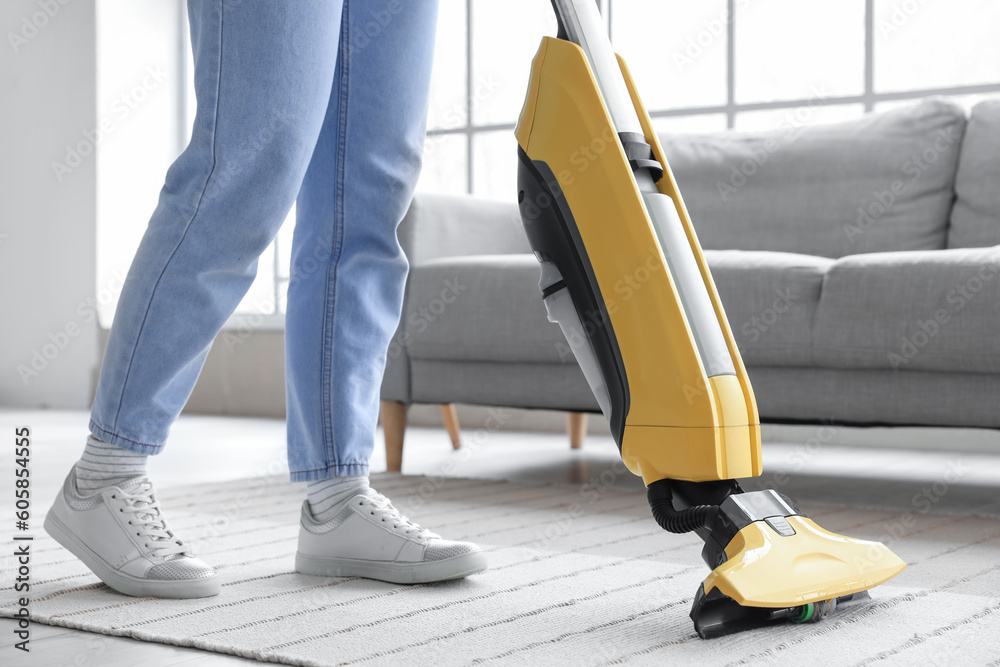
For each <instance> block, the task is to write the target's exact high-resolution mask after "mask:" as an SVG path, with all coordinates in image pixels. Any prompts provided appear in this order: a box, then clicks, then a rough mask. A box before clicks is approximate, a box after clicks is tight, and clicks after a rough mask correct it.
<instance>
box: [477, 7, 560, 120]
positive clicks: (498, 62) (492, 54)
mask: <svg viewBox="0 0 1000 667" xmlns="http://www.w3.org/2000/svg"><path fill="white" fill-rule="evenodd" d="M472 5H473V12H472V53H473V66H472V73H473V77H474V78H473V81H472V98H473V105H472V106H473V109H472V119H473V122H474V123H475V124H476V125H483V124H489V123H513V122H515V121H517V116H518V114H520V113H521V105H522V104H523V103H524V95H525V93H526V92H527V90H528V74H529V73H530V70H531V59H532V58H533V57H534V56H535V51H537V50H538V43H539V42H540V41H541V39H542V37H543V36H544V35H555V34H556V17H555V14H554V13H553V12H552V7H551V5H550V4H549V3H548V2H540V1H539V0H504V1H503V2H497V1H490V2H482V1H480V0H474V2H473V3H472Z"/></svg>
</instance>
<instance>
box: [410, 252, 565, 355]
mask: <svg viewBox="0 0 1000 667" xmlns="http://www.w3.org/2000/svg"><path fill="white" fill-rule="evenodd" d="M539 275H540V269H539V265H538V261H537V260H536V259H535V257H534V256H533V255H527V254H520V255H475V256H470V257H450V258H442V259H436V260H433V261H430V262H427V263H424V264H419V265H417V266H414V267H413V268H412V269H411V273H410V287H409V294H408V296H407V306H406V313H405V314H404V318H405V319H404V322H403V325H404V326H405V334H404V335H405V337H406V338H407V341H406V344H407V346H408V349H409V353H410V356H411V357H412V358H413V359H448V360H461V361H500V362H511V361H524V362H532V361H534V362H551V363H576V361H575V360H574V358H573V354H572V352H571V351H570V350H569V348H568V346H567V345H566V343H565V340H564V339H563V335H562V331H560V329H559V326H558V325H556V324H552V323H550V322H549V321H548V318H547V316H546V312H545V305H544V304H543V303H542V294H541V292H540V291H539V289H538V278H539Z"/></svg>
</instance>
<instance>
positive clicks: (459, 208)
mask: <svg viewBox="0 0 1000 667" xmlns="http://www.w3.org/2000/svg"><path fill="white" fill-rule="evenodd" d="M397 235H398V237H399V243H400V245H401V246H402V248H403V252H404V253H406V258H407V260H409V262H410V266H411V267H412V266H414V265H416V264H422V263H424V262H428V261H431V260H433V259H439V258H442V257H461V256H468V255H512V254H517V253H526V252H531V246H530V245H529V244H528V240H527V237H525V235H524V228H523V227H522V225H521V215H520V213H519V212H518V208H517V204H514V203H507V202H499V201H494V200H490V199H481V198H477V197H471V196H455V195H436V194H429V193H426V192H423V193H418V194H417V195H415V196H414V197H413V201H412V202H411V203H410V208H409V210H408V211H407V212H406V216H405V217H404V218H403V221H402V222H401V223H400V224H399V230H398V232H397ZM409 293H410V287H409V284H407V287H406V293H405V296H404V298H403V312H402V316H401V318H400V324H399V327H398V328H397V329H396V333H395V334H394V335H393V337H392V340H391V341H390V343H389V350H388V354H387V358H386V367H385V375H384V376H383V378H382V392H381V397H382V399H383V400H388V401H399V402H401V403H409V402H410V355H409V352H408V349H407V348H408V347H409V344H410V340H409V338H408V336H407V334H406V320H407V318H408V317H409V315H410V312H411V304H410V298H409Z"/></svg>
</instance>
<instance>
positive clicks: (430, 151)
mask: <svg viewBox="0 0 1000 667" xmlns="http://www.w3.org/2000/svg"><path fill="white" fill-rule="evenodd" d="M465 142H466V138H465V135H464V134H437V135H433V134H432V135H428V137H427V140H426V142H425V143H424V164H423V168H422V169H421V170H420V180H419V181H417V190H420V191H422V192H437V193H441V194H454V195H457V194H465V193H466V192H467V191H468V190H467V186H466V174H467V173H468V172H467V167H466V164H467V157H466V148H465V147H466V143H465Z"/></svg>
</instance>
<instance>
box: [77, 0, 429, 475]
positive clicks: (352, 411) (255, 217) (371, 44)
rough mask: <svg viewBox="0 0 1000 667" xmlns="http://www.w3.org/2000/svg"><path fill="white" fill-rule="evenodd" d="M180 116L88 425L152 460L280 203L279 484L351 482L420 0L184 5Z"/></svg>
mask: <svg viewBox="0 0 1000 667" xmlns="http://www.w3.org/2000/svg"><path fill="white" fill-rule="evenodd" d="M188 13H189V16H190V18H191V41H192V46H193V50H194V62H195V72H194V78H195V91H196V94H197V101H198V105H197V114H196V117H195V121H194V128H193V131H192V137H191V143H190V144H189V145H188V146H187V148H186V149H185V150H184V152H183V153H182V154H181V155H180V157H178V158H177V161H176V162H174V164H173V165H172V166H171V167H170V170H169V171H168V172H167V176H166V183H165V185H164V187H163V190H162V191H161V193H160V200H159V203H158V205H157V207H156V210H155V211H154V213H153V216H152V218H151V220H150V222H149V226H148V228H147V229H146V232H145V235H144V236H143V238H142V242H141V243H140V245H139V249H138V251H137V253H136V256H135V258H134V259H133V261H132V265H131V268H130V269H129V272H128V276H127V278H126V280H125V283H124V286H123V289H122V294H121V299H120V301H119V303H118V309H117V312H116V313H115V319H114V322H113V325H112V328H111V332H110V335H109V339H108V344H107V348H106V350H105V356H104V362H103V366H102V368H101V375H100V379H99V381H98V385H97V394H96V398H95V400H94V405H93V410H92V413H91V420H90V429H91V431H92V432H93V433H94V435H96V436H97V437H99V438H101V439H102V440H104V441H106V442H111V443H114V444H115V445H118V446H119V447H122V448H125V449H129V450H132V451H136V452H143V453H147V454H156V453H158V452H159V451H161V449H162V448H163V446H164V442H165V441H166V439H167V434H168V432H169V430H170V425H171V424H172V423H173V421H174V420H175V419H176V418H177V415H178V414H179V413H180V411H181V408H182V407H183V406H184V404H185V403H186V402H187V399H188V397H189V396H190V394H191V391H192V389H193V387H194V384H195V381H196V380H197V378H198V375H199V373H200V372H201V369H202V366H203V364H204V362H205V358H206V356H207V354H208V351H209V348H210V347H211V345H212V341H213V340H214V339H215V336H216V334H218V333H219V331H220V330H221V328H222V326H223V324H224V323H225V322H226V320H227V319H228V317H229V316H230V315H231V314H232V313H233V311H234V310H235V309H236V306H237V305H238V304H239V302H240V300H241V299H242V297H243V296H244V294H245V293H246V292H247V290H248V289H249V287H250V284H251V283H252V282H253V279H254V277H255V275H256V273H257V260H258V257H259V256H260V255H261V253H262V252H263V251H264V250H265V249H266V248H267V246H268V245H269V244H270V243H271V240H272V239H273V238H274V236H275V235H276V234H277V231H278V228H279V227H280V225H281V223H282V221H283V220H284V218H285V216H286V215H287V213H288V211H289V210H290V209H291V206H292V203H293V202H296V210H297V218H296V228H295V234H294V239H293V244H292V245H293V247H292V268H291V275H290V282H289V286H288V301H287V312H286V320H285V366H286V391H287V394H286V407H287V413H288V463H289V469H290V471H291V478H292V481H306V480H314V479H323V478H326V477H331V476H344V475H361V474H367V472H368V462H369V459H370V457H371V453H372V449H373V447H374V443H375V426H376V421H377V418H378V397H379V387H380V385H381V380H382V373H383V370H384V368H385V356H386V349H387V347H388V344H389V339H390V337H391V336H392V334H393V332H394V331H395V328H396V325H397V323H398V321H399V316H400V309H401V307H402V298H403V284H404V281H405V279H406V272H407V261H406V258H405V256H404V255H403V252H402V250H401V249H400V246H399V242H398V241H397V239H396V227H397V225H398V224H399V221H400V220H401V219H402V217H403V214H404V213H405V212H406V209H407V206H408V205H409V202H410V199H411V197H412V195H413V189H414V187H415V184H416V180H417V176H418V174H419V171H420V162H421V154H422V151H423V144H424V132H425V124H426V109H427V93H428V88H429V85H430V71H431V61H432V58H433V43H434V31H435V27H436V23H437V2H436V0H413V1H404V0H363V1H362V0H315V1H308V2H307V1H306V0H295V2H275V0H189V3H188Z"/></svg>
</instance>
